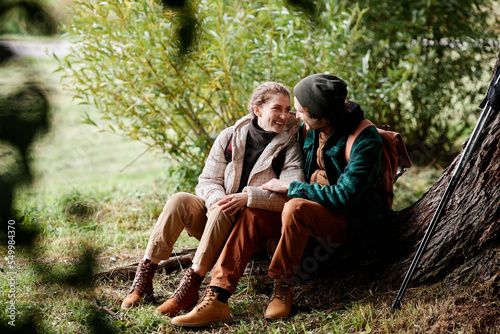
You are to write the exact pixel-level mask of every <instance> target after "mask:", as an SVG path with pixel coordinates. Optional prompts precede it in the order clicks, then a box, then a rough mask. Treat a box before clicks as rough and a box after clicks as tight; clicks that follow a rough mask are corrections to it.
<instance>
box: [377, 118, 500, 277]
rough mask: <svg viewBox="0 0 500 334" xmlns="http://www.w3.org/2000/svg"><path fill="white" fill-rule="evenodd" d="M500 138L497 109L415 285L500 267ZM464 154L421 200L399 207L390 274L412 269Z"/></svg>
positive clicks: (494, 271)
mask: <svg viewBox="0 0 500 334" xmlns="http://www.w3.org/2000/svg"><path fill="white" fill-rule="evenodd" d="M499 139H500V117H499V113H498V112H494V115H493V116H492V117H491V120H490V121H489V124H487V126H486V127H485V129H484V131H483V133H482V134H481V135H480V136H479V138H478V144H477V145H476V148H475V150H474V151H473V152H472V154H471V157H470V160H469V161H468V162H467V163H466V165H465V168H464V170H463V172H462V173H461V174H460V176H459V183H458V185H457V187H456V188H455V191H454V192H453V194H452V195H451V197H450V200H449V202H448V205H447V206H446V208H445V211H444V213H443V215H442V218H441V219H440V221H439V222H438V225H437V227H436V230H435V232H434V234H433V236H432V238H431V239H430V241H429V244H428V246H427V248H426V250H425V252H424V254H423V256H422V259H421V262H420V265H419V267H418V268H417V270H416V271H415V274H414V276H413V279H412V284H413V285H417V284H421V283H428V282H433V281H436V280H439V279H441V278H444V277H446V276H451V277H452V278H454V279H460V280H462V281H463V280H465V281H470V280H474V279H481V280H487V279H489V278H491V277H492V276H494V275H495V274H497V273H498V272H499V261H500V260H499V259H500V257H499V256H498V255H499V247H498V241H499V239H498V237H499V229H500V227H499V224H498V223H499V203H500V191H499V183H500V174H499V172H500V159H499V156H500V146H499V144H498V143H499ZM462 153H463V152H462ZM459 158H460V156H458V157H456V158H455V159H454V161H453V162H452V164H451V165H450V166H449V167H448V168H447V169H446V170H445V172H444V173H443V175H442V176H441V177H440V178H439V180H438V181H437V182H436V183H435V184H434V185H433V186H432V188H431V189H430V190H429V191H428V192H427V193H426V194H425V195H424V196H423V197H422V198H421V199H420V200H419V201H418V202H417V203H415V204H414V205H412V206H411V207H409V208H407V209H405V210H403V211H401V212H398V214H397V217H396V219H395V224H394V225H395V226H396V227H395V230H394V231H393V232H394V234H393V235H396V236H397V238H396V240H397V243H396V249H397V250H398V252H397V253H398V255H399V256H398V257H399V260H397V261H394V262H393V263H391V264H390V265H389V266H387V270H386V273H387V274H388V277H389V278H392V279H394V280H400V279H401V278H402V277H403V276H404V274H405V272H406V270H407V269H408V268H409V265H410V262H411V260H412V259H413V257H414V255H415V251H416V249H417V248H418V245H419V242H420V240H421V239H422V237H423V235H424V232H425V229H426V228H427V226H428V225H429V223H430V221H431V219H432V216H433V214H434V212H435V210H436V208H437V206H438V204H439V201H440V200H441V198H442V196H443V193H444V191H445V189H446V187H447V185H448V184H449V182H450V178H451V173H452V171H453V169H454V168H455V165H456V164H457V162H458V160H459Z"/></svg>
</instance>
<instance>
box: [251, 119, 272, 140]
mask: <svg viewBox="0 0 500 334" xmlns="http://www.w3.org/2000/svg"><path fill="white" fill-rule="evenodd" d="M248 134H249V135H250V137H251V138H252V140H253V142H254V144H256V146H257V147H265V146H266V145H267V144H269V142H271V140H272V139H273V138H274V137H275V136H276V133H275V132H272V131H265V130H263V129H262V128H261V127H260V126H259V124H258V123H257V117H255V118H254V119H252V122H251V123H250V126H249V127H248Z"/></svg>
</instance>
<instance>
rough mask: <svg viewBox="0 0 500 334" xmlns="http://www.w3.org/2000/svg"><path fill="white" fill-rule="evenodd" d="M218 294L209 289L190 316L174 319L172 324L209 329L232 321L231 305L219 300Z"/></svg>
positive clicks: (185, 315)
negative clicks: (208, 327)
mask: <svg viewBox="0 0 500 334" xmlns="http://www.w3.org/2000/svg"><path fill="white" fill-rule="evenodd" d="M217 295H218V294H217V293H216V292H214V291H213V290H212V289H210V288H207V289H206V290H205V295H204V296H203V298H202V299H201V301H200V302H199V303H198V305H196V306H195V307H194V308H193V309H192V310H191V312H189V313H188V314H184V315H180V316H178V317H175V318H173V319H172V320H171V321H170V323H171V324H172V325H174V326H181V327H207V326H210V325H212V324H215V323H218V322H228V321H229V320H231V314H230V312H229V305H228V304H227V303H223V302H221V301H219V300H217Z"/></svg>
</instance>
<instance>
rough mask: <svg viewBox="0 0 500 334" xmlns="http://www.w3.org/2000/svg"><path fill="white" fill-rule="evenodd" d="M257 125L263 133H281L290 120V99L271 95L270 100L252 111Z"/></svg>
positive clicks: (279, 95)
mask: <svg viewBox="0 0 500 334" xmlns="http://www.w3.org/2000/svg"><path fill="white" fill-rule="evenodd" d="M253 112H254V114H255V116H257V124H259V126H260V127H261V128H262V130H265V131H272V132H275V133H281V132H283V130H285V128H286V123H287V122H288V119H289V118H290V98H289V97H287V96H286V95H282V94H277V95H272V96H271V98H270V99H269V100H268V101H267V102H266V103H264V104H263V105H260V106H255V107H254V109H253Z"/></svg>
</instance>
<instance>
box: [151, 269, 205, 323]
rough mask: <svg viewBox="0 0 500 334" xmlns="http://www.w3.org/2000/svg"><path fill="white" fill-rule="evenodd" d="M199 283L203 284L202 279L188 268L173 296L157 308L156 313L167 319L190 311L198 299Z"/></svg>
mask: <svg viewBox="0 0 500 334" xmlns="http://www.w3.org/2000/svg"><path fill="white" fill-rule="evenodd" d="M201 282H203V277H201V276H200V275H198V274H197V273H195V272H194V270H193V269H192V268H189V269H188V270H186V271H185V273H184V276H182V279H181V282H180V283H179V286H178V287H177V289H176V290H175V292H174V295H173V296H172V297H170V298H169V299H168V300H167V301H165V302H164V303H163V304H161V305H160V306H158V307H157V308H156V311H158V312H160V313H161V314H164V315H168V316H169V317H175V316H176V315H177V313H179V312H180V311H185V310H190V309H192V308H193V307H194V306H195V305H196V303H197V302H198V299H199V298H200V295H199V294H198V289H199V288H200V285H201Z"/></svg>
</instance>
